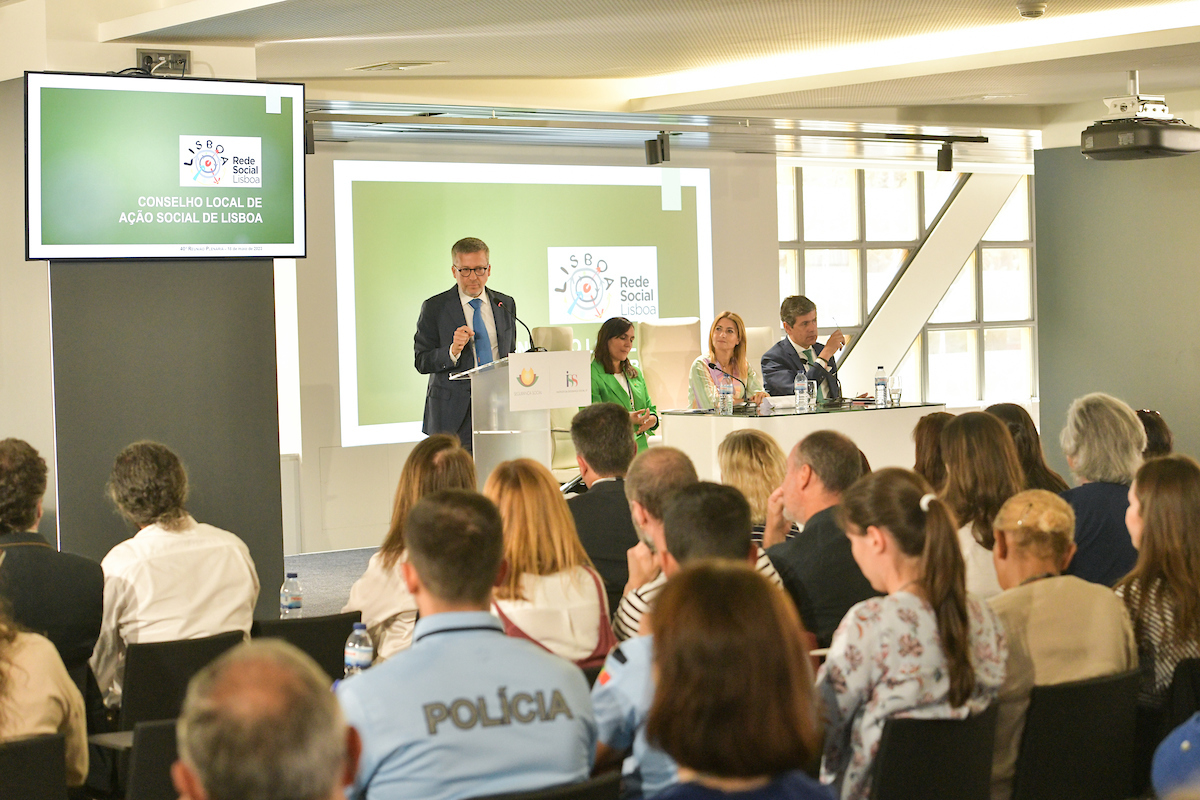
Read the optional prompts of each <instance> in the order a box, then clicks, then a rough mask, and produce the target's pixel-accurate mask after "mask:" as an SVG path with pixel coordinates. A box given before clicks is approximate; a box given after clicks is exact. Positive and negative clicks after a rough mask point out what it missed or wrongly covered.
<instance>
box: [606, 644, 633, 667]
mask: <svg viewBox="0 0 1200 800" xmlns="http://www.w3.org/2000/svg"><path fill="white" fill-rule="evenodd" d="M609 655H610V656H611V657H612V658H615V659H616V660H617V663H618V664H624V663H625V662H626V661H628V660H629V658H628V657H627V656H626V655H625V654H624V653H622V652H621V648H620V647H617V649H615V650H613V651H612V653H610V654H609Z"/></svg>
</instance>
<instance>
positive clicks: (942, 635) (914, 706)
mask: <svg viewBox="0 0 1200 800" xmlns="http://www.w3.org/2000/svg"><path fill="white" fill-rule="evenodd" d="M1005 435H1007V433H1006V434H1005ZM839 514H840V515H841V516H840V519H841V523H842V526H843V527H844V528H845V530H846V533H847V534H848V535H849V537H850V542H851V547H852V548H853V551H854V560H855V561H857V562H858V565H859V566H860V567H861V568H862V571H863V574H864V575H866V576H867V579H868V580H869V581H870V582H871V585H872V586H873V587H875V588H876V589H878V590H879V591H881V592H886V593H887V597H882V598H873V599H871V600H865V601H863V602H862V603H859V604H858V605H856V606H855V607H854V608H852V609H850V613H849V614H847V615H846V618H845V619H844V620H843V621H842V624H841V626H840V627H839V628H838V630H837V633H835V634H834V636H833V644H832V645H831V646H830V649H829V655H828V656H827V657H826V660H825V663H824V664H823V665H822V666H821V669H820V671H819V672H818V673H817V692H818V694H819V695H820V697H821V700H822V705H823V713H824V719H825V756H824V759H823V761H822V763H821V780H822V781H823V782H825V783H831V784H833V786H834V788H835V789H836V791H837V792H838V794H839V796H840V797H841V798H843V800H862V799H865V798H867V797H869V796H870V793H871V766H872V758H873V757H874V755H875V753H876V751H877V749H878V747H879V737H880V734H881V733H882V731H883V723H884V721H885V720H886V719H887V718H888V717H892V716H897V715H900V716H916V717H921V718H925V719H963V718H965V717H967V716H969V715H971V714H977V713H980V712H982V711H983V710H984V709H986V708H987V707H988V705H990V704H991V702H992V700H994V699H995V697H996V695H997V693H998V692H999V690H1000V686H1001V684H1002V683H1003V681H1004V662H1005V659H1006V658H1007V655H1008V653H1007V647H1006V646H1005V642H1004V628H1003V626H1002V625H1001V623H1000V619H999V618H998V617H997V616H996V613H995V612H994V611H992V610H991V608H989V607H988V605H987V603H985V602H983V601H982V600H980V599H979V598H977V597H972V596H970V595H968V594H967V587H966V568H965V566H964V564H963V558H962V551H961V549H960V548H959V546H958V537H957V534H956V528H957V523H956V522H955V521H954V514H953V512H952V511H951V510H950V507H949V505H947V504H946V502H945V501H944V500H941V499H939V498H938V497H937V495H935V494H933V490H932V487H930V485H929V484H928V483H926V482H925V480H924V479H923V478H921V477H920V476H919V475H917V474H916V473H913V472H909V471H907V470H902V469H896V468H889V469H881V470H878V471H877V472H873V473H871V474H870V475H867V476H866V477H864V478H862V479H861V480H859V481H858V482H857V483H856V484H854V486H852V487H850V490H849V491H847V492H846V494H845V496H844V497H843V498H842V505H841V509H840V511H839Z"/></svg>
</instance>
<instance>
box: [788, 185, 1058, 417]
mask: <svg viewBox="0 0 1200 800" xmlns="http://www.w3.org/2000/svg"><path fill="white" fill-rule="evenodd" d="M778 174H779V180H778V187H779V242H780V244H779V247H780V250H779V295H780V299H782V298H784V297H787V296H788V295H792V294H805V295H808V296H809V297H811V298H812V299H813V300H814V301H816V303H817V306H818V308H819V309H820V315H819V317H818V322H819V323H820V325H821V335H822V337H824V336H825V335H827V334H829V333H830V332H832V331H833V330H834V328H837V327H840V328H841V329H842V331H843V332H845V333H846V334H847V335H848V336H856V335H858V334H859V333H861V331H862V329H863V326H864V325H865V324H866V321H867V319H868V318H869V316H870V314H871V312H872V311H873V310H874V309H875V307H876V306H877V305H878V304H879V302H880V300H882V299H883V296H884V294H885V292H886V291H887V289H888V287H889V286H890V285H891V282H892V280H893V279H894V278H895V276H896V274H897V273H898V272H899V271H900V268H901V267H902V266H903V264H904V262H905V260H906V259H907V258H908V256H909V254H910V253H911V252H913V250H914V249H915V248H917V247H918V246H919V244H920V243H921V240H922V239H923V238H924V236H925V234H926V232H927V230H928V228H929V226H930V225H931V224H932V223H933V221H934V220H935V219H936V218H937V216H938V214H939V213H941V211H942V208H943V206H945V204H946V202H947V200H948V199H949V197H950V195H951V193H952V192H953V191H954V187H955V186H956V185H957V183H958V180H959V177H960V176H959V175H958V174H957V173H947V172H935V171H932V170H930V171H919V170H913V169H902V168H898V169H852V168H848V167H829V166H819V165H818V166H803V167H794V166H790V165H786V164H782V163H781V165H780V167H779V169H778ZM1031 193H1032V181H1031V179H1030V178H1029V177H1028V176H1026V177H1022V178H1021V180H1020V181H1019V182H1018V184H1017V187H1016V189H1014V190H1013V193H1012V195H1011V196H1010V197H1009V199H1008V201H1007V202H1006V203H1005V204H1004V206H1003V208H1002V209H1001V210H1000V213H999V214H998V215H997V216H996V219H995V220H994V221H993V222H992V224H991V226H990V227H989V228H988V231H987V233H986V234H985V235H984V237H983V239H982V240H981V241H980V242H979V244H978V245H977V246H976V248H975V250H974V251H973V252H972V253H971V255H970V256H969V257H968V258H967V261H966V263H964V264H963V266H962V270H961V271H960V272H959V274H958V277H957V278H955V280H954V282H953V283H952V284H951V286H950V288H949V289H948V290H947V291H946V293H945V295H944V296H943V297H942V298H941V302H940V303H938V306H937V308H936V310H935V311H934V312H933V314H932V315H930V318H929V321H928V322H927V323H926V325H925V327H924V328H923V330H922V331H921V333H920V334H919V335H918V336H917V337H916V339H915V341H914V342H913V343H912V347H911V348H910V349H909V352H908V354H907V355H906V356H905V357H904V359H903V361H902V362H901V364H900V365H899V366H898V367H897V369H896V371H895V373H894V374H896V375H900V376H901V378H902V381H903V387H904V390H903V397H904V398H905V399H906V400H928V401H931V402H944V403H947V404H948V405H952V406H953V405H973V404H976V403H980V402H988V403H992V402H1000V401H1013V402H1022V403H1025V402H1028V401H1029V398H1030V397H1031V396H1032V395H1033V394H1035V393H1036V390H1037V384H1036V378H1035V372H1034V366H1035V359H1036V351H1037V345H1036V342H1037V320H1036V317H1035V313H1034V300H1033V298H1034V293H1033V286H1034V279H1035V272H1034V259H1033V239H1032V230H1033V225H1032V218H1031V208H1032V202H1031V196H1032V194H1031Z"/></svg>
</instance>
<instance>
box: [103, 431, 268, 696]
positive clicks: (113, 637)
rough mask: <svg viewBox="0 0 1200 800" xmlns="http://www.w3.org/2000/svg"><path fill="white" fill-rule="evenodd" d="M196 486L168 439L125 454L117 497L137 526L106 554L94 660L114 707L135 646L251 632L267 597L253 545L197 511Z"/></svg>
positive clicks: (115, 478) (113, 491) (113, 484)
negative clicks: (188, 505)
mask: <svg viewBox="0 0 1200 800" xmlns="http://www.w3.org/2000/svg"><path fill="white" fill-rule="evenodd" d="M187 494H188V480H187V473H186V472H185V471H184V467H183V463H182V462H181V461H180V460H179V456H177V455H175V453H173V452H171V450H170V449H168V448H167V447H165V446H164V445H161V444H157V443H155V442H135V443H134V444H131V445H129V446H128V447H126V448H125V449H124V450H122V451H121V452H120V453H119V454H118V455H117V458H116V462H115V463H114V464H113V469H112V473H111V474H110V475H109V478H108V496H109V498H110V499H111V500H112V501H113V503H114V504H115V505H116V507H117V510H118V511H120V512H121V515H122V516H124V517H125V519H127V520H129V522H131V523H133V524H134V525H135V526H136V527H137V533H136V534H134V536H133V537H132V538H129V539H126V540H125V541H123V542H121V543H120V544H118V545H117V546H116V547H114V548H113V549H112V550H109V551H108V555H106V556H105V557H104V560H103V561H101V562H100V566H101V567H103V568H104V620H103V623H102V625H101V628H100V638H99V639H98V640H97V641H96V650H95V652H93V653H92V659H91V665H92V671H93V672H94V673H95V674H96V682H97V684H98V685H99V687H100V691H101V693H102V695H103V697H104V704H105V705H106V706H108V707H109V708H116V707H117V706H119V705H120V704H121V680H122V677H123V673H124V671H125V647H126V645H128V644H138V643H144V642H171V641H176V640H178V639H199V638H202V637H205V636H215V635H216V634H218V633H224V632H225V631H242V632H243V633H245V634H246V635H247V636H248V635H249V634H250V623H251V622H252V621H253V618H254V604H255V602H257V601H258V574H257V573H256V572H255V570H254V562H253V561H252V560H251V558H250V550H249V549H248V548H247V547H246V544H245V542H243V541H242V540H241V539H239V538H238V537H237V536H235V535H234V534H232V533H230V532H229V531H224V530H221V529H220V528H214V527H213V526H212V525H205V524H203V523H198V522H196V520H194V519H192V516H191V515H190V514H188V512H187V510H186V509H185V508H184V503H185V502H186V501H187Z"/></svg>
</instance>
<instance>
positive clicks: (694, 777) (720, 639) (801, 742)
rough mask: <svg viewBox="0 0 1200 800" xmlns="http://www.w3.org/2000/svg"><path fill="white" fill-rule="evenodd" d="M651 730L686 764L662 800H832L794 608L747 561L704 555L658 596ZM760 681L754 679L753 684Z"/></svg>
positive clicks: (661, 745) (681, 764)
mask: <svg viewBox="0 0 1200 800" xmlns="http://www.w3.org/2000/svg"><path fill="white" fill-rule="evenodd" d="M651 622H652V626H653V629H654V673H655V676H656V686H655V690H654V700H653V702H652V704H651V706H650V713H649V716H648V717H647V721H646V735H647V737H648V739H649V740H650V741H651V742H652V743H654V744H655V745H656V746H657V747H659V748H660V749H662V750H663V751H664V752H666V753H667V754H668V755H670V756H671V757H672V758H673V759H674V760H675V762H676V763H677V764H678V768H679V781H680V782H679V783H678V784H677V785H675V786H673V787H671V788H669V789H667V790H665V791H663V792H661V793H659V794H657V795H655V797H657V798H662V800H716V799H717V798H724V797H728V798H742V799H743V800H810V799H811V800H828V798H829V792H828V789H826V788H824V787H822V786H821V785H820V784H818V783H817V782H816V781H814V780H813V779H812V778H810V777H808V775H806V774H805V773H804V771H803V770H804V767H805V766H807V765H808V764H810V763H812V762H813V760H814V759H815V757H816V755H817V753H818V752H819V747H820V741H821V737H820V733H819V726H818V723H817V714H816V702H815V699H814V697H813V688H812V686H813V684H812V667H811V666H810V664H809V659H808V652H807V649H806V647H805V645H804V632H803V627H802V626H801V624H800V619H799V617H798V616H797V615H796V608H795V606H793V605H792V604H791V602H790V601H789V600H788V599H787V596H786V595H785V594H784V593H783V592H780V591H777V590H775V588H774V587H772V586H771V585H770V583H768V582H767V581H766V580H765V579H764V578H763V577H762V576H761V575H758V574H756V573H755V571H754V570H753V569H751V568H750V566H749V565H747V564H740V563H736V562H725V561H717V560H702V561H699V562H695V563H693V564H689V565H688V566H686V567H684V568H683V569H682V570H681V571H680V572H679V573H677V574H676V575H674V576H673V577H672V578H671V580H669V581H667V583H666V585H665V586H664V587H663V590H662V592H661V593H660V594H659V595H658V597H657V598H656V599H655V605H654V611H653V613H652V616H651ZM745 676H753V679H752V680H744V679H743V678H744V677H745Z"/></svg>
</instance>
